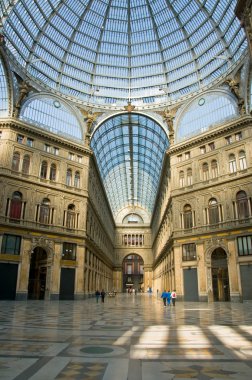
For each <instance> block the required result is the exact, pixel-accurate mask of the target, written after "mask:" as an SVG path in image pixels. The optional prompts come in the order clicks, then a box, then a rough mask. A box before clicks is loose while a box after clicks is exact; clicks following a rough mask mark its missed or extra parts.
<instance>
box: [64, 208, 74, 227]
mask: <svg viewBox="0 0 252 380" xmlns="http://www.w3.org/2000/svg"><path fill="white" fill-rule="evenodd" d="M75 215H76V214H75V205H73V204H70V205H69V206H68V208H67V215H66V227H67V228H75Z"/></svg>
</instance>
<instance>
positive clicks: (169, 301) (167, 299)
mask: <svg viewBox="0 0 252 380" xmlns="http://www.w3.org/2000/svg"><path fill="white" fill-rule="evenodd" d="M161 298H162V300H163V303H164V306H166V305H168V306H169V305H173V306H175V302H176V298H177V294H176V290H173V291H172V292H171V291H170V290H168V291H166V290H164V291H163V292H162V294H161Z"/></svg>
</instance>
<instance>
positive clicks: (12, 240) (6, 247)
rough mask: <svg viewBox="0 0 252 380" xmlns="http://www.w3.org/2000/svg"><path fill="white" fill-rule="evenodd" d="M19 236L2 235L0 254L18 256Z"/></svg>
mask: <svg viewBox="0 0 252 380" xmlns="http://www.w3.org/2000/svg"><path fill="white" fill-rule="evenodd" d="M20 246H21V236H16V235H3V242H2V250H1V253H6V254H9V255H20Z"/></svg>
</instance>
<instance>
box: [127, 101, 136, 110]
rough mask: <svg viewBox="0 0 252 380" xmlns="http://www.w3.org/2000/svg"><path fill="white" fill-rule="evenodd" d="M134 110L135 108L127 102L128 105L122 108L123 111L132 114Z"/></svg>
mask: <svg viewBox="0 0 252 380" xmlns="http://www.w3.org/2000/svg"><path fill="white" fill-rule="evenodd" d="M135 108H136V106H133V104H131V102H128V105H127V106H124V109H125V111H127V112H132V111H134V109H135Z"/></svg>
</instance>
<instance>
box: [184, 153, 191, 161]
mask: <svg viewBox="0 0 252 380" xmlns="http://www.w3.org/2000/svg"><path fill="white" fill-rule="evenodd" d="M190 157H191V154H190V152H185V159H186V160H189V158H190Z"/></svg>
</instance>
